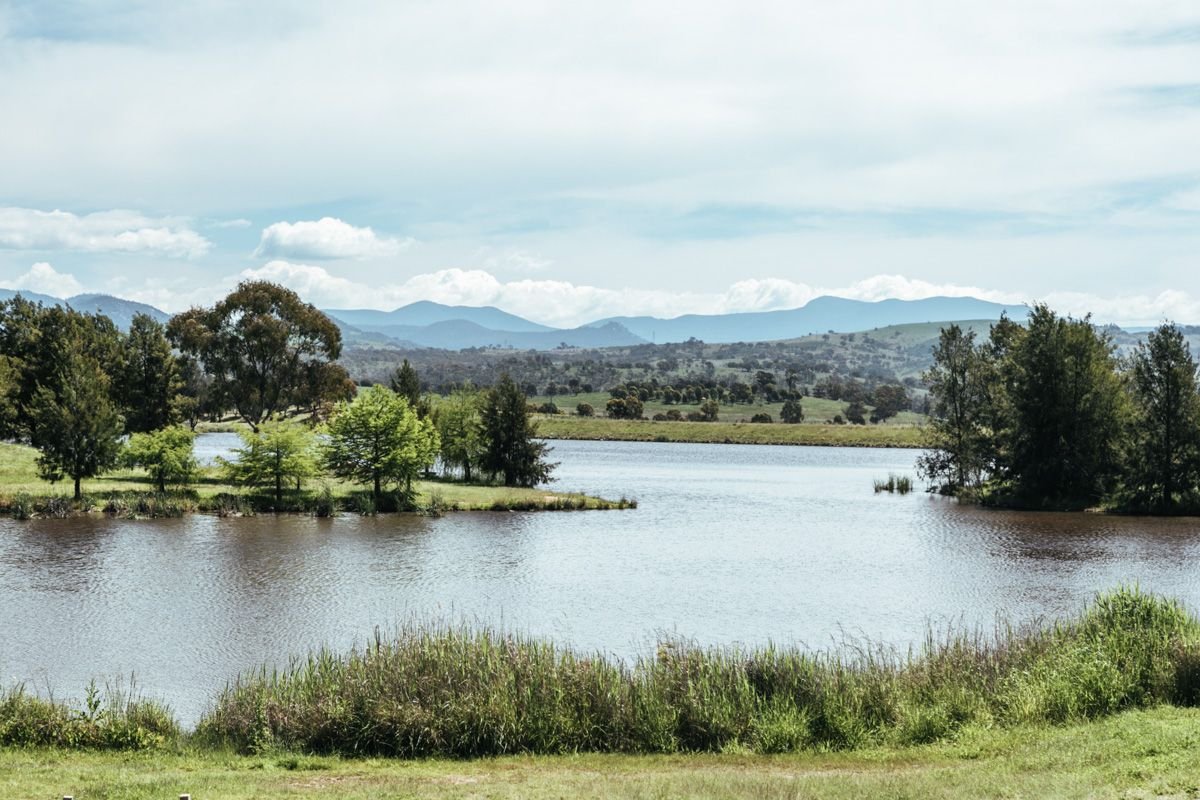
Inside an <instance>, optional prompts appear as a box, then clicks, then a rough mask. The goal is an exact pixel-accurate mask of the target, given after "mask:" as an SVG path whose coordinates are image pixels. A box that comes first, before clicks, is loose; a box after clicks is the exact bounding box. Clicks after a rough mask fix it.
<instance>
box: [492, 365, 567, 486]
mask: <svg viewBox="0 0 1200 800" xmlns="http://www.w3.org/2000/svg"><path fill="white" fill-rule="evenodd" d="M482 419H483V441H484V452H483V460H482V463H481V465H480V466H481V467H482V469H483V471H484V472H486V473H488V474H489V475H492V476H496V477H500V478H501V479H502V480H503V481H504V485H505V486H536V485H537V484H539V483H544V482H546V481H547V480H549V479H550V473H551V471H553V469H554V468H555V467H556V466H558V465H557V464H551V463H549V462H548V461H546V453H547V452H548V451H549V449H550V448H549V447H547V446H546V443H545V442H539V441H538V440H537V439H536V438H535V437H536V436H537V426H536V425H535V424H534V423H533V422H532V421H531V420H530V419H529V409H528V407H527V403H526V399H525V394H524V393H523V392H522V391H521V389H520V387H518V386H517V384H516V383H514V382H513V380H512V378H510V377H509V376H508V374H507V373H506V374H504V375H502V376H501V377H500V380H499V381H497V382H496V385H495V386H493V387H492V388H491V389H490V390H489V391H488V393H487V397H486V399H485V400H484V405H483V414H482Z"/></svg>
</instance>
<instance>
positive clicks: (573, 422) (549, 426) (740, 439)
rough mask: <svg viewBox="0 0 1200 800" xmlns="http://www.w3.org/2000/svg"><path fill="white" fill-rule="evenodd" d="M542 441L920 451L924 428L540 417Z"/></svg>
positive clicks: (910, 425) (902, 424) (895, 424)
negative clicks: (680, 443)
mask: <svg viewBox="0 0 1200 800" xmlns="http://www.w3.org/2000/svg"><path fill="white" fill-rule="evenodd" d="M537 424H538V435H539V436H542V437H545V438H547V439H584V440H593V441H622V442H692V443H702V444H778V445H811V446H825V447H922V446H923V445H924V442H925V438H924V428H922V427H921V426H920V425H918V424H915V423H911V422H889V423H885V424H881V425H834V424H831V423H822V422H801V423H798V424H792V425H788V424H783V423H778V422H776V423H771V424H764V423H755V422H687V421H679V422H669V421H654V420H647V419H639V420H629V419H608V418H606V417H579V416H575V415H569V414H557V415H550V414H539V415H537Z"/></svg>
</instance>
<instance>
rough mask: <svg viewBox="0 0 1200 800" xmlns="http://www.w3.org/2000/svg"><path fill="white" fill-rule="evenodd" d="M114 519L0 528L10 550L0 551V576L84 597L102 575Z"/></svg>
mask: <svg viewBox="0 0 1200 800" xmlns="http://www.w3.org/2000/svg"><path fill="white" fill-rule="evenodd" d="M114 522H115V521H114V520H110V519H97V518H94V517H71V518H69V519H34V520H26V521H22V522H16V521H12V522H8V521H5V522H3V523H0V531H3V533H4V534H5V538H9V537H11V539H10V542H11V544H10V546H7V547H4V548H0V576H4V577H5V578H6V580H5V583H9V582H10V581H9V580H8V577H9V574H11V578H12V581H11V582H12V583H21V582H26V581H28V582H29V583H30V584H31V585H32V586H33V587H34V588H35V589H36V590H37V591H40V592H69V593H75V592H86V591H90V590H91V589H92V588H93V587H94V584H95V583H96V582H97V581H98V580H99V579H100V578H101V577H102V576H103V563H104V561H105V560H106V559H107V558H108V557H109V556H110V555H111V553H110V551H109V548H108V544H109V542H110V541H111V540H112V535H113V532H114V524H113V523H114Z"/></svg>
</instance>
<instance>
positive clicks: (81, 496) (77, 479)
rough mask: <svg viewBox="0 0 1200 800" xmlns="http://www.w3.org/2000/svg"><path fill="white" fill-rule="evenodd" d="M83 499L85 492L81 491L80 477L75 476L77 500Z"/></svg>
mask: <svg viewBox="0 0 1200 800" xmlns="http://www.w3.org/2000/svg"><path fill="white" fill-rule="evenodd" d="M82 499H83V492H81V491H79V478H78V476H77V477H76V478H75V501H76V502H78V501H80V500H82Z"/></svg>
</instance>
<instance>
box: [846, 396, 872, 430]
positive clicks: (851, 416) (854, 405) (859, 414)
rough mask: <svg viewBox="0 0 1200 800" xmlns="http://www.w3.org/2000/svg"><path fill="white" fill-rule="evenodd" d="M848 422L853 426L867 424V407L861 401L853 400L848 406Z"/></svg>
mask: <svg viewBox="0 0 1200 800" xmlns="http://www.w3.org/2000/svg"><path fill="white" fill-rule="evenodd" d="M845 413H846V421H847V422H849V423H850V424H851V425H866V424H867V407H866V406H865V405H863V403H862V401H861V400H853V401H851V402H850V403H848V404H847V405H846V412H845Z"/></svg>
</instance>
